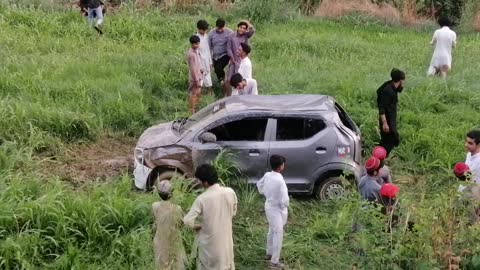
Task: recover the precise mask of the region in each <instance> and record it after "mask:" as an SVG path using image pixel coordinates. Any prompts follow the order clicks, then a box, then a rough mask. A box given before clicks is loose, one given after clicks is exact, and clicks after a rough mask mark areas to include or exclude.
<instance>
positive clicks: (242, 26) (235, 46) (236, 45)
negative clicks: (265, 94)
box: [227, 21, 255, 96]
mask: <svg viewBox="0 0 480 270" xmlns="http://www.w3.org/2000/svg"><path fill="white" fill-rule="evenodd" d="M254 34H255V28H254V27H253V25H252V24H251V23H250V22H248V21H240V22H239V23H238V25H237V32H236V33H234V34H232V35H230V36H229V37H228V42H227V53H228V56H229V57H230V65H229V67H228V73H227V82H230V79H231V78H232V76H233V75H234V74H236V73H238V68H239V67H240V62H241V60H242V59H241V58H240V54H239V49H240V43H245V44H248V41H249V39H250V38H251V37H252V36H253V35H254ZM227 90H228V96H230V95H231V94H232V93H231V91H232V89H231V88H230V87H229V88H227Z"/></svg>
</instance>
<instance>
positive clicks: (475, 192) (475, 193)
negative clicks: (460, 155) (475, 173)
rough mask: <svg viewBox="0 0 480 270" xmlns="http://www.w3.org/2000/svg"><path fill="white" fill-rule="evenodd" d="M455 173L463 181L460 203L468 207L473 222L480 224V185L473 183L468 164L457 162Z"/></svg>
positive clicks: (459, 188)
mask: <svg viewBox="0 0 480 270" xmlns="http://www.w3.org/2000/svg"><path fill="white" fill-rule="evenodd" d="M453 173H454V174H455V176H456V177H457V179H458V180H459V181H461V184H460V185H459V186H458V193H459V195H460V202H461V203H462V204H463V205H464V206H466V208H467V211H468V212H469V216H470V217H471V222H472V223H473V224H475V223H478V221H479V219H480V185H478V184H476V183H474V182H473V181H472V173H471V170H470V167H469V166H468V165H467V164H466V163H463V162H457V163H456V164H455V166H454V167H453Z"/></svg>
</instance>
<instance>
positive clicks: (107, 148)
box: [41, 137, 136, 184]
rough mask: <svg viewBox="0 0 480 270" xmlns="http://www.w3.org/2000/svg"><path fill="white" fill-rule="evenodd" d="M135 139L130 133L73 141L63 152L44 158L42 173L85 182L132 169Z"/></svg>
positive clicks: (79, 182)
mask: <svg viewBox="0 0 480 270" xmlns="http://www.w3.org/2000/svg"><path fill="white" fill-rule="evenodd" d="M135 142H136V139H134V138H128V137H102V138H99V139H98V140H97V141H95V142H92V143H88V144H75V145H70V146H69V147H68V148H67V149H66V151H65V154H64V155H63V156H60V157H57V159H56V160H53V159H52V160H47V161H44V162H43V163H42V166H41V167H42V169H41V174H42V175H44V176H57V177H60V178H61V179H63V180H66V181H69V182H72V183H73V184H81V183H83V182H86V181H92V180H106V179H108V178H111V177H116V176H120V175H122V174H124V173H131V172H132V171H133V150H134V148H135Z"/></svg>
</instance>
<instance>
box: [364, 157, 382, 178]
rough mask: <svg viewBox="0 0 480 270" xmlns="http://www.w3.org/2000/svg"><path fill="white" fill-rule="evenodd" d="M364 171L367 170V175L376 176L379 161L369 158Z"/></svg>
mask: <svg viewBox="0 0 480 270" xmlns="http://www.w3.org/2000/svg"><path fill="white" fill-rule="evenodd" d="M365 169H366V170H367V174H368V175H370V176H375V175H377V173H378V169H380V160H379V159H378V158H376V157H371V158H369V159H368V160H367V162H366V163H365Z"/></svg>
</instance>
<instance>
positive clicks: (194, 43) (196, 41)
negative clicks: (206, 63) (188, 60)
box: [189, 35, 200, 49]
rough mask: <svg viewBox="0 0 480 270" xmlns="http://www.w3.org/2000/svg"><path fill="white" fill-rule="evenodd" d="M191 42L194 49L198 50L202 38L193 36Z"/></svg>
mask: <svg viewBox="0 0 480 270" xmlns="http://www.w3.org/2000/svg"><path fill="white" fill-rule="evenodd" d="M189 41H190V44H191V45H192V48H193V49H198V47H200V38H199V37H198V36H196V35H193V36H191V37H190V39H189Z"/></svg>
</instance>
